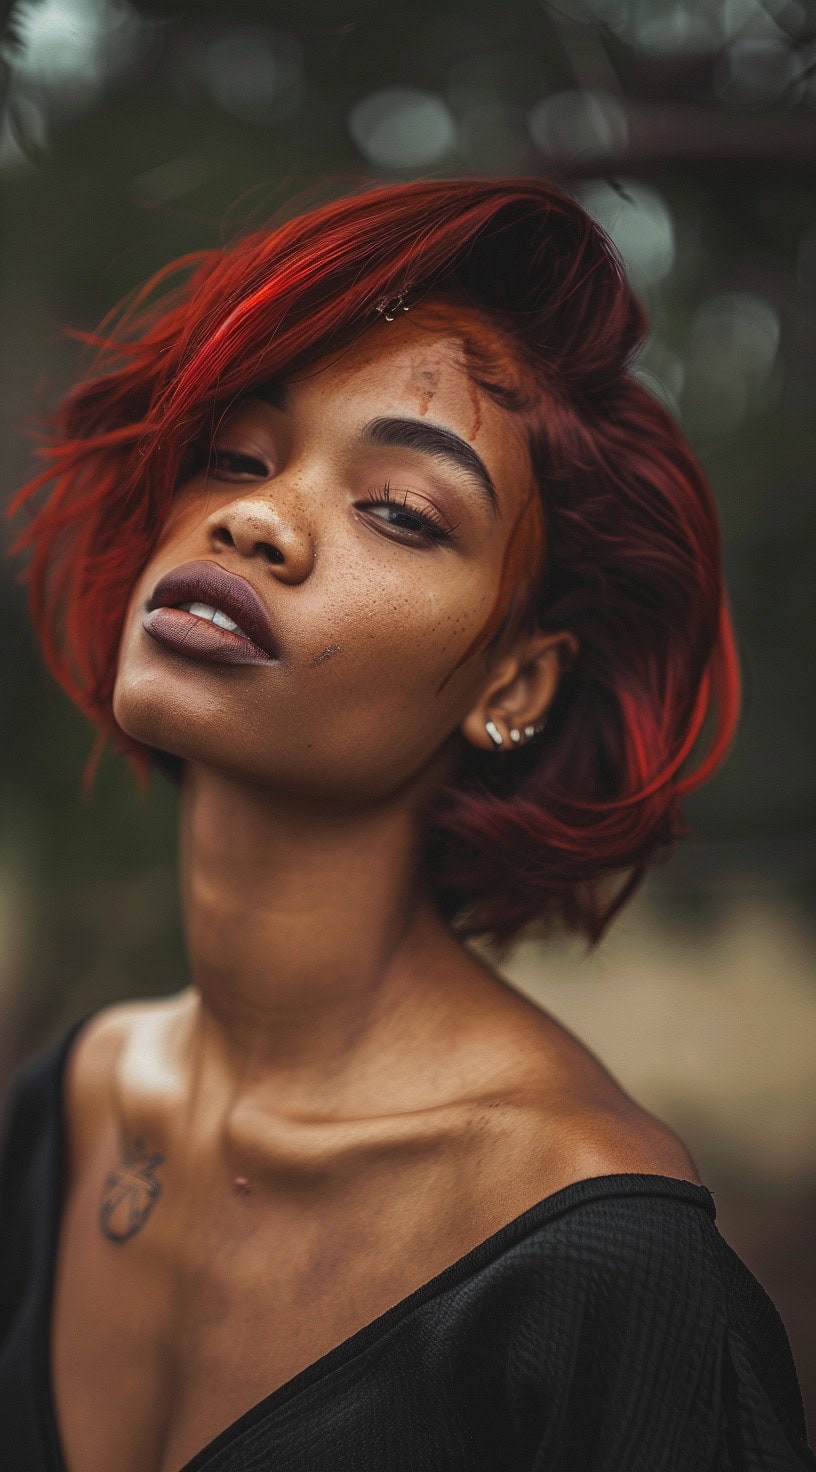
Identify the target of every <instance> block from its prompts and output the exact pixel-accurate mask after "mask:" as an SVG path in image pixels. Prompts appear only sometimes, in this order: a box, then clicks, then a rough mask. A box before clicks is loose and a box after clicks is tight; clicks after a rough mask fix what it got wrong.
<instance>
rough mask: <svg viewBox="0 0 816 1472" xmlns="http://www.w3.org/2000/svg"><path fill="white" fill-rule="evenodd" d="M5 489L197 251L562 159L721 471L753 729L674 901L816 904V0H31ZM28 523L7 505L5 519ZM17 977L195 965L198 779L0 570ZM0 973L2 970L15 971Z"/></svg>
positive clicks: (11, 31) (7, 371)
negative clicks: (141, 777) (135, 306)
mask: <svg viewBox="0 0 816 1472" xmlns="http://www.w3.org/2000/svg"><path fill="white" fill-rule="evenodd" d="M6 11H7V13H6V15H5V18H4V36H5V40H4V45H3V51H2V58H3V60H2V65H3V98H4V101H3V121H2V131H1V132H0V190H1V191H2V222H1V223H0V303H1V304H2V320H3V323H4V344H3V346H4V351H3V355H2V363H1V364H0V386H1V389H2V392H0V403H2V413H3V417H4V420H5V423H4V432H3V435H2V440H1V441H0V455H2V483H3V499H4V500H6V499H7V498H8V496H9V495H10V494H11V492H12V490H13V489H14V488H15V487H16V486H17V485H18V484H19V483H20V482H21V481H22V480H23V479H24V477H25V476H26V475H27V474H28V473H29V471H30V468H31V463H32V460H31V444H30V441H29V439H28V438H27V435H26V432H25V431H26V427H27V426H30V425H32V424H36V421H37V418H38V416H40V415H41V414H42V413H43V412H44V411H46V410H47V409H48V408H49V407H50V406H51V405H53V403H54V402H56V400H57V398H58V397H59V395H60V394H61V393H62V391H63V390H64V389H65V387H66V386H67V385H68V384H69V383H70V382H71V380H72V378H73V377H74V376H75V375H76V374H77V373H78V372H79V371H81V362H82V359H81V356H80V355H79V354H78V352H77V351H76V350H75V349H74V347H73V346H71V345H70V344H69V343H68V342H67V341H66V339H65V338H64V336H63V328H64V327H66V326H79V327H92V326H94V325H95V324H96V323H97V322H98V321H99V319H100V318H101V317H102V316H103V315H104V314H105V313H106V312H107V311H108V309H109V308H110V307H111V305H112V304H113V303H114V302H115V301H117V300H118V299H119V298H120V297H121V296H122V295H124V294H125V293H126V292H128V291H129V290H130V289H131V288H133V287H134V286H136V285H138V284H139V283H140V282H141V281H142V280H143V279H144V278H145V277H146V276H147V275H148V274H149V273H150V272H151V271H153V270H154V269H156V268H157V267H159V266H161V265H163V264H164V263H165V262H166V261H167V260H169V259H170V258H171V257H174V256H176V255H179V254H181V253H183V252H185V251H188V250H194V249H197V248H200V247H202V246H206V245H213V244H218V243H220V242H221V241H222V240H224V239H228V238H230V237H231V236H233V235H234V234H236V233H237V232H238V231H240V230H242V229H244V228H246V227H255V226H258V225H260V224H262V223H263V222H264V221H265V220H266V219H267V218H268V217H269V216H270V215H271V214H272V213H273V212H274V211H275V210H276V209H278V208H279V207H280V206H281V205H283V204H285V203H286V202H287V201H288V200H290V199H292V198H293V197H296V196H297V197H300V196H305V197H307V198H308V199H309V200H310V201H312V200H315V199H317V198H322V197H327V196H328V195H330V194H336V193H340V192H342V191H343V189H344V187H351V186H353V185H354V184H355V183H357V182H359V181H360V180H362V179H363V178H370V179H373V178H378V177H381V178H385V179H401V178H410V177H413V176H415V175H417V174H429V173H430V174H438V175H441V176H445V175H451V174H458V173H476V174H479V173H542V174H546V175H549V176H550V177H554V178H557V179H560V180H562V181H563V182H564V184H565V185H566V187H568V188H569V189H571V190H573V191H574V192H575V193H576V195H577V196H578V197H580V198H581V199H582V200H583V201H584V203H585V204H586V205H587V207H588V208H589V209H590V210H591V211H592V212H593V213H594V214H595V215H596V216H597V218H598V219H599V220H600V221H601V222H602V223H603V224H604V225H605V227H606V228H607V229H609V231H610V233H611V234H612V236H613V238H614V239H615V241H616V243H617V244H618V246H619V248H620V250H621V252H622V254H623V256H624V260H625V261H626V264H627V267H628V270H629V272H630V275H631V278H632V281H633V284H634V285H635V287H636V288H637V290H638V291H639V293H640V294H641V296H642V298H643V299H644V301H645V303H646V305H647V307H648V310H649V312H650V316H651V321H652V332H651V336H650V340H649V342H648V345H647V347H646V350H645V352H644V355H643V358H642V360H641V363H640V365H639V371H640V372H642V373H643V375H644V376H645V377H646V379H647V381H648V382H649V384H650V385H651V387H652V388H653V390H654V391H655V392H656V393H658V394H660V395H661V396H662V397H663V398H664V399H665V400H666V401H667V402H668V404H669V405H670V407H671V409H672V411H673V412H674V413H675V414H676V415H677V416H678V417H679V418H680V420H681V422H682V424H683V426H684V428H685V431H686V433H687V435H688V437H689V439H690V440H691V443H692V444H693V446H694V447H695V449H696V451H697V453H698V454H699V456H700V457H701V459H702V461H703V463H704V465H705V467H706V469H707V471H708V473H709V475H710V478H711V481H712V484H713V487H714V491H715V495H716V497H717V500H718V504H719V507H720V511H721V516H722V524H723V533H724V543H725V560H726V572H727V578H728V583H729V588H730V593H731V600H732V606H733V609H734V614H735V619H736V623H737V627H738V632H739V637H740V643H741V653H742V658H743V663H744V672H745V679H746V703H745V711H744V716H743V722H742V728H741V732H740V734H739V736H738V738H737V740H736V742H735V745H734V747H733V749H732V752H731V755H730V756H729V759H728V761H727V763H726V765H725V767H724V768H723V770H722V772H721V773H720V774H719V775H718V776H717V778H716V779H715V780H714V781H713V782H712V783H711V784H709V786H707V787H706V788H705V789H704V790H703V791H701V792H698V793H696V794H694V795H693V797H692V798H691V799H690V800H689V802H688V804H687V809H686V810H687V814H688V817H689V821H690V824H691V830H692V831H691V836H690V837H689V838H688V839H687V840H685V842H684V843H683V844H681V845H680V847H679V849H678V851H677V853H676V854H675V855H674V856H673V857H672V859H671V860H670V862H669V863H668V864H665V865H663V866H661V867H660V868H659V869H658V870H656V871H655V872H654V874H653V875H652V876H651V878H650V880H649V883H648V892H649V894H650V896H651V898H652V901H653V903H654V905H655V906H656V907H658V908H659V910H660V912H661V914H662V915H663V917H664V919H665V921H666V923H667V924H671V923H674V922H676V923H679V924H681V925H683V926H687V925H688V924H690V923H697V924H700V925H702V924H705V923H709V922H712V923H716V916H717V909H718V903H719V901H720V899H721V898H722V897H723V896H724V895H728V894H732V893H733V892H735V891H742V892H746V891H747V892H750V891H751V890H752V889H757V890H762V891H767V890H769V889H781V890H784V891H785V894H786V895H787V896H793V897H794V898H798V899H799V900H800V901H801V902H802V904H803V905H806V903H807V899H808V898H809V894H810V890H811V885H812V880H813V876H814V868H816V776H814V761H813V753H814V751H815V750H816V729H814V727H816V702H814V700H813V696H812V673H811V672H812V669H813V666H814V654H816V649H815V648H814V632H813V631H814V626H815V625H816V608H815V607H814V585H815V580H814V576H813V548H814V543H815V542H816V538H815V537H814V531H815V530H816V504H815V503H814V496H813V467H814V463H815V459H816V457H814V427H813V419H814V413H813V411H814V385H815V380H816V354H814V345H816V173H814V169H813V164H814V161H816V70H815V68H816V0H559V3H557V4H552V5H550V4H547V3H545V0H542V3H538V4H537V3H534V0H505V3H503V4H502V5H496V4H495V3H488V0H467V3H465V0H444V3H443V4H440V3H439V0H420V3H414V4H412V5H410V6H408V7H396V6H393V7H389V8H385V7H383V5H382V4H381V3H380V0H377V3H374V0H348V3H346V4H345V5H344V6H343V7H338V6H336V5H330V4H328V3H325V0H298V3H297V4H294V3H288V0H287V3H274V4H270V3H260V0H259V3H255V4H251V3H238V4H230V5H229V6H227V5H226V4H224V3H215V0H213V3H201V0H199V3H197V4H195V5H193V4H188V5H186V6H183V5H175V6H169V5H165V4H162V3H160V0H30V3H25V4H17V5H12V6H10V7H9V6H8V5H7V6H6ZM15 526H16V523H15V524H14V525H12V526H11V527H10V524H9V523H5V524H4V528H3V537H4V539H10V536H11V534H12V533H13V530H14V529H15ZM0 611H1V612H2V613H3V615H4V617H3V631H4V637H3V642H2V649H0V680H1V681H2V699H3V716H4V732H3V737H4V749H5V752H6V754H7V755H6V760H5V761H4V763H3V768H2V773H0V810H2V814H3V819H4V822H3V830H2V835H0V886H4V887H5V895H6V902H5V908H3V907H2V906H0V915H1V914H5V915H7V916H8V917H9V919H8V921H5V922H4V923H5V924H6V925H7V926H11V927H14V926H15V925H16V926H17V927H18V929H20V930H21V932H22V939H21V936H20V934H18V935H16V937H15V936H11V937H10V939H12V940H13V941H14V945H13V946H12V951H13V953H14V954H15V955H16V956H17V957H18V961H17V962H16V963H15V965H16V970H15V975H14V976H13V977H10V978H8V979H7V981H6V985H7V986H11V988H12V990H13V991H14V992H17V993H19V995H20V996H22V997H24V998H25V1001H24V1004H23V1015H24V1018H25V1019H26V1021H25V1023H24V1025H25V1026H26V1027H30V1029H31V1030H32V1031H33V1032H37V1031H42V1030H43V1027H44V1026H47V1025H48V1023H49V1021H50V1022H54V1023H56V1022H58V1021H59V1020H61V1017H62V1015H63V1014H64V1015H65V1016H67V1015H68V1014H70V1015H75V1014H76V1011H77V1010H78V1009H79V1008H80V1007H84V1006H85V1005H88V1006H91V1005H94V1004H95V1003H96V1002H97V1001H101V1000H105V999H106V998H109V997H111V996H116V995H123V996H132V995H139V994H155V993H158V992H162V991H166V990H169V989H171V988H174V987H176V986H178V985H181V984H183V976H184V956H183V947H182V943H181V937H180V931H179V922H178V917H177V912H176V911H177V905H176V874H175V816H176V814H175V804H176V798H175V794H174V792H173V791H172V790H171V789H170V787H169V786H168V784H167V783H165V782H164V781H163V780H162V779H160V778H158V777H156V778H154V779H153V786H152V790H151V792H150V794H149V795H148V797H147V798H144V799H143V798H142V797H140V795H139V794H138V791H137V789H136V785H135V782H134V781H133V779H132V778H131V777H130V776H129V774H128V773H127V771H126V769H125V768H124V766H122V765H121V764H120V763H119V761H118V759H117V758H115V757H113V756H109V757H108V758H107V760H106V762H104V763H103V765H102V768H101V769H100V773H99V775H98V778H97V784H96V796H95V799H94V801H93V804H92V805H91V806H83V805H82V803H81V801H80V798H79V775H80V772H81V768H82V765H83V762H84V760H85V757H86V755H87V752H88V750H89V747H90V740H91V733H90V731H89V728H88V727H87V725H86V723H85V721H84V719H83V718H82V717H81V716H79V714H78V713H77V712H76V711H74V710H73V708H72V707H71V706H70V705H69V703H68V702H67V700H66V699H65V698H64V697H63V696H62V694H61V693H60V692H59V691H57V690H55V689H54V688H53V686H52V684H51V682H50V679H49V677H48V676H47V675H46V673H45V671H44V669H43V666H42V662H41V660H40V658H39V655H38V652H37V649H36V647H35V644H34V641H33V636H32V634H31V632H30V629H29V626H28V622H27V616H26V612H25V604H24V596H23V592H22V588H21V586H20V582H19V564H12V563H10V562H8V560H5V561H4V563H3V565H2V567H0ZM2 975H3V972H2V970H1V969H0V976H2Z"/></svg>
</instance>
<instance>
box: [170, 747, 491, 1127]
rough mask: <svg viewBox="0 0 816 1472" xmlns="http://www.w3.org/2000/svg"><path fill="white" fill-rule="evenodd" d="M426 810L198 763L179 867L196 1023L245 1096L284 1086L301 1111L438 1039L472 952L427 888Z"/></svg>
mask: <svg viewBox="0 0 816 1472" xmlns="http://www.w3.org/2000/svg"><path fill="white" fill-rule="evenodd" d="M415 812H416V803H411V802H408V801H406V799H405V796H404V794H403V795H402V796H401V798H400V800H399V801H397V800H393V801H389V802H383V803H380V804H379V805H376V806H375V805H372V806H369V807H366V808H365V809H344V810H342V811H338V810H336V809H334V810H332V809H328V808H327V807H325V806H324V807H323V809H322V810H321V811H317V810H316V809H315V808H314V807H307V806H305V805H304V804H303V803H299V802H295V801H290V800H284V799H281V797H280V795H278V794H270V793H269V792H267V791H265V790H264V789H262V788H258V787H256V786H253V785H251V784H248V783H246V782H244V781H241V780H239V779H236V778H235V777H233V776H230V775H229V774H225V773H223V772H219V771H216V770H214V769H213V768H211V767H205V766H202V765H200V764H195V763H190V764H188V767H187V769H186V773H185V778H184V784H183V790H182V813H181V853H180V860H181V891H182V911H183V925H184V932H185V937H186V944H187V951H188V956H189V963H190V970H191V979H192V983H193V993H194V1010H195V1018H196V1020H195V1027H196V1030H197V1033H198V1036H199V1039H200V1041H201V1042H203V1045H204V1047H205V1049H206V1051H207V1053H208V1056H212V1057H214V1058H217V1060H218V1066H219V1068H220V1069H223V1070H224V1071H225V1072H226V1073H227V1075H228V1076H229V1077H230V1078H231V1079H232V1081H233V1084H234V1085H235V1087H236V1088H243V1087H250V1086H251V1085H252V1084H253V1083H256V1082H262V1081H265V1080H267V1079H271V1078H274V1082H275V1090H276V1095H277V1096H278V1097H285V1098H286V1099H287V1101H288V1102H290V1103H293V1102H296V1101H298V1100H305V1099H308V1100H309V1101H310V1102H311V1103H314V1102H315V1100H316V1099H320V1098H323V1099H325V1098H327V1097H329V1096H331V1097H332V1098H336V1097H337V1096H338V1094H339V1093H340V1092H341V1091H342V1090H343V1088H344V1085H345V1083H346V1081H348V1080H351V1079H353V1080H354V1081H355V1084H356V1083H357V1082H358V1081H359V1078H360V1075H361V1072H366V1071H369V1072H371V1071H373V1072H375V1073H379V1074H381V1073H382V1071H383V1070H384V1069H387V1066H388V1059H389V1056H390V1051H391V1050H390V1044H391V1043H394V1042H396V1041H397V1040H399V1044H400V1046H401V1047H404V1046H405V1042H406V1038H408V1037H409V1036H413V1037H414V1038H416V1041H417V1042H418V1043H419V1044H420V1045H421V1043H422V1037H421V1036H420V1035H418V1032H419V1034H421V1033H422V1030H423V1027H424V1028H426V1029H427V1031H428V1033H429V1034H431V1035H433V1021H432V1014H433V1018H435V1020H436V1022H437V1023H438V1021H439V995H438V973H439V970H440V958H441V957H444V956H450V954H451V952H456V953H457V954H459V955H461V951H462V948H461V946H460V945H459V943H458V942H456V941H455V940H454V939H453V937H452V936H451V935H450V934H449V932H448V930H447V928H446V927H445V926H444V924H443V923H442V921H441V920H440V919H439V918H438V917H437V915H436V913H435V911H434V909H433V907H432V905H431V903H430V901H429V899H428V897H427V896H426V895H425V894H424V892H423V889H422V886H421V884H420V882H419V880H418V865H417V857H418V829H417V822H416V817H415ZM434 972H436V973H437V979H436V981H435V982H434V981H433V976H434ZM423 1019H424V1021H423ZM428 1041H430V1038H428Z"/></svg>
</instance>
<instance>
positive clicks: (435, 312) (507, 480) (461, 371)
mask: <svg viewBox="0 0 816 1472" xmlns="http://www.w3.org/2000/svg"><path fill="white" fill-rule="evenodd" d="M483 368H484V369H485V371H484V372H482V371H480V370H481V369H483ZM480 379H482V380H483V381H489V382H497V383H499V384H500V385H501V386H502V387H503V388H510V389H512V390H518V389H519V388H520V381H521V374H520V370H519V368H518V366H517V364H516V362H515V361H514V358H513V354H512V351H511V349H510V348H509V346H508V344H507V343H506V342H505V341H504V340H503V338H502V336H501V335H500V333H499V332H498V331H497V330H496V329H494V328H493V327H492V326H491V324H489V323H487V322H485V320H484V319H483V318H481V317H480V316H479V314H478V313H476V312H472V313H471V312H470V311H468V310H467V309H460V308H458V307H453V306H449V305H448V304H447V303H445V302H440V301H429V302H423V303H420V304H419V305H418V306H417V307H415V308H413V309H412V310H411V311H410V312H405V313H401V314H400V315H399V316H398V317H396V318H395V319H394V321H393V322H386V321H384V320H382V319H381V320H378V321H377V322H376V323H375V324H374V325H373V326H372V327H371V329H370V330H369V331H367V332H365V333H364V334H363V336H362V337H360V338H358V339H357V340H356V341H355V342H353V343H352V344H351V345H350V346H349V347H346V348H344V349H342V350H341V351H339V352H337V353H334V354H330V355H328V356H327V357H326V358H324V359H321V360H320V361H319V362H318V363H316V364H314V365H312V366H311V367H310V368H308V369H305V370H303V371H302V372H301V373H297V374H295V375H293V377H292V378H291V379H289V380H288V384H287V405H288V406H291V408H292V409H293V410H296V407H297V404H298V402H300V403H301V404H303V403H304V401H307V402H310V403H311V404H312V405H313V406H314V408H315V409H319V407H320V405H321V404H325V403H326V401H327V400H328V399H331V400H332V401H333V408H334V411H335V412H336V410H337V408H342V413H343V422H344V423H345V424H348V425H349V427H351V425H352V423H357V422H358V421H359V422H360V423H362V422H364V421H365V420H367V419H370V418H373V417H375V416H377V415H387V414H402V415H410V416H413V417H416V418H420V419H427V420H428V421H429V422H433V423H436V424H441V425H443V426H446V427H448V428H450V429H452V430H454V432H455V433H456V434H458V435H460V436H461V437H462V438H463V439H465V440H467V441H468V443H470V444H471V445H472V446H473V448H474V449H475V450H477V451H478V453H479V454H480V455H481V457H482V458H483V459H484V460H485V462H486V463H487V465H488V468H489V469H490V471H491V473H492V475H493V477H494V479H495V481H496V484H497V486H501V484H502V483H503V484H504V485H505V486H508V487H512V486H514V485H518V487H519V490H520V491H524V490H525V489H526V488H527V485H528V482H529V480H530V477H531V474H532V471H531V465H530V457H529V450H528V445H527V434H526V429H525V425H524V423H523V421H522V419H521V416H520V415H518V414H516V413H513V412H512V411H510V410H508V409H507V408H506V407H504V406H503V405H502V404H500V403H497V402H496V400H495V398H493V397H492V396H491V394H490V393H489V392H488V391H487V390H486V389H485V387H483V386H482V383H480V381H479V380H480Z"/></svg>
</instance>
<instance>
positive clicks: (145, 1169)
mask: <svg viewBox="0 0 816 1472" xmlns="http://www.w3.org/2000/svg"><path fill="white" fill-rule="evenodd" d="M163 1162H164V1156H163V1155H157V1154H153V1153H151V1152H150V1151H149V1150H146V1149H145V1144H144V1140H135V1141H134V1143H133V1145H132V1146H130V1147H128V1148H127V1149H126V1150H125V1153H124V1156H123V1158H122V1161H121V1164H119V1165H117V1166H116V1167H115V1169H114V1170H112V1171H110V1172H109V1173H108V1175H107V1176H106V1178H105V1184H104V1187H103V1188H102V1201H101V1203H100V1206H99V1225H100V1227H101V1228H102V1231H103V1233H104V1235H105V1236H106V1237H108V1238H109V1239H110V1241H111V1242H127V1241H128V1238H130V1237H135V1235H136V1233H137V1232H138V1231H140V1230H141V1228H142V1227H143V1226H144V1224H145V1222H146V1221H147V1218H148V1217H149V1216H150V1213H151V1211H152V1210H153V1207H154V1206H155V1205H156V1202H157V1201H158V1199H159V1197H160V1195H161V1189H162V1188H161V1181H159V1180H157V1178H156V1167H157V1166H159V1165H162V1164H163Z"/></svg>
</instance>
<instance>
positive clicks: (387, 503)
mask: <svg viewBox="0 0 816 1472" xmlns="http://www.w3.org/2000/svg"><path fill="white" fill-rule="evenodd" d="M408 496H409V492H408V491H392V489H391V482H390V481H386V482H385V485H383V486H380V487H378V489H377V490H372V491H369V492H368V495H367V496H366V498H365V501H364V502H363V505H364V506H365V507H366V508H367V510H368V511H369V512H370V513H371V515H372V516H373V517H374V519H375V521H381V522H383V523H384V524H385V526H386V527H389V528H390V529H392V530H393V531H394V532H396V533H397V534H398V535H402V536H403V537H404V538H405V540H406V541H412V542H425V543H429V542H436V543H437V544H438V543H444V542H448V543H450V542H453V541H454V540H455V538H454V535H453V534H454V531H455V529H456V528H455V526H454V525H451V524H449V523H448V522H447V521H445V519H444V518H443V517H442V516H441V515H440V514H439V512H438V511H437V509H436V507H435V506H431V505H426V506H425V507H424V508H423V509H422V510H420V509H419V508H418V507H416V506H413V505H411V503H410V502H409V500H408Z"/></svg>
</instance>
